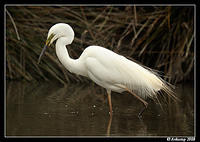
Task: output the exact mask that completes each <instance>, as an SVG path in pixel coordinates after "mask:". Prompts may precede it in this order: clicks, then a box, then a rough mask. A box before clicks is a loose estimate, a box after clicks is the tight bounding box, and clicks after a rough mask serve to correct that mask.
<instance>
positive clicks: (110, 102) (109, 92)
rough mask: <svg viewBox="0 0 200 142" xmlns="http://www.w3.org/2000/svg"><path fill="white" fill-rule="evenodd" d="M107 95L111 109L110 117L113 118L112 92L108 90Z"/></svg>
mask: <svg viewBox="0 0 200 142" xmlns="http://www.w3.org/2000/svg"><path fill="white" fill-rule="evenodd" d="M107 94H108V103H109V108H110V117H112V101H111V90H107Z"/></svg>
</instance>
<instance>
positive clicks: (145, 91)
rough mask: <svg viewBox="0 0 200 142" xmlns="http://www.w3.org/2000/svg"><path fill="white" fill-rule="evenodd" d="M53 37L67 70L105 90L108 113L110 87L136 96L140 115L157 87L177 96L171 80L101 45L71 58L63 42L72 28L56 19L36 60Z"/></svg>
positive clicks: (67, 41)
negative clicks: (140, 107) (168, 81)
mask: <svg viewBox="0 0 200 142" xmlns="http://www.w3.org/2000/svg"><path fill="white" fill-rule="evenodd" d="M55 40H57V42H56V54H57V56H58V59H59V60H60V62H61V63H62V64H63V65H64V67H65V68H66V69H67V70H69V71H70V72H72V73H75V74H78V75H82V76H85V77H88V78H90V79H91V80H92V81H94V82H95V83H96V84H98V85H100V86H102V87H103V88H105V89H106V90H107V94H108V102H109V108H110V116H111V117H112V103H111V91H114V92H118V93H122V92H124V91H128V92H129V93H131V94H132V95H134V96H135V97H136V98H137V99H139V100H140V101H141V102H142V103H143V104H144V106H145V107H144V109H143V110H142V111H141V112H140V113H139V115H138V116H139V117H141V115H142V113H143V111H144V110H145V109H146V108H147V105H148V103H147V102H146V101H145V100H144V99H146V98H147V97H150V98H155V97H156V98H157V92H158V91H160V90H163V91H164V92H166V94H168V95H169V96H171V97H172V98H175V99H176V96H175V95H174V94H173V91H172V90H171V86H170V84H169V83H167V82H166V81H164V80H163V79H161V77H160V76H159V75H158V74H157V73H156V72H154V71H152V70H151V69H149V68H147V67H144V66H142V65H139V64H137V63H135V62H133V61H131V60H129V59H127V58H126V57H124V56H121V55H118V54H116V53H115V52H113V51H111V50H108V49H106V48H104V47H100V46H89V47H87V48H86V49H85V50H84V51H83V53H82V54H81V56H80V57H79V58H78V59H72V58H70V56H69V54H68V51H67V48H66V45H69V44H71V43H72V41H73V40H74V31H73V29H72V27H71V26H70V25H68V24H65V23H58V24H55V25H53V26H52V27H51V28H50V30H49V32H48V36H47V40H46V44H45V47H44V48H43V50H42V52H41V54H40V57H39V59H38V63H39V62H40V59H41V57H42V55H43V53H44V51H45V50H46V48H47V47H49V46H50V45H51V44H52V43H53V42H54V41H55Z"/></svg>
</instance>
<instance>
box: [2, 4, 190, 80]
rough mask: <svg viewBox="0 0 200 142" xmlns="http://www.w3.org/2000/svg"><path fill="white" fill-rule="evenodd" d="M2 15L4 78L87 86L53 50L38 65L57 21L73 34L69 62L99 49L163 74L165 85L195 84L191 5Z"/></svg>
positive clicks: (39, 9)
mask: <svg viewBox="0 0 200 142" xmlns="http://www.w3.org/2000/svg"><path fill="white" fill-rule="evenodd" d="M5 12H6V25H5V27H6V78H7V79H11V80H16V79H25V80H28V81H31V80H43V79H44V80H50V79H56V80H57V81H59V82H61V83H63V84H66V83H69V82H89V80H88V79H87V78H85V77H82V76H77V75H74V74H71V73H69V72H68V71H67V70H66V69H65V68H64V67H63V66H62V65H61V63H60V62H59V61H58V59H57V57H56V55H55V49H54V45H53V46H52V48H49V49H48V50H47V52H46V54H45V55H44V56H43V58H42V61H41V63H40V64H39V65H38V64H37V60H38V57H39V54H40V52H41V50H42V47H43V46H44V43H45V41H46V37H47V33H48V30H49V28H50V27H51V26H52V25H53V24H56V23H59V22H62V23H68V24H70V25H71V26H72V28H73V29H74V31H75V40H74V41H73V43H72V44H71V45H69V46H68V50H69V54H70V56H71V57H72V58H78V57H79V56H80V54H81V53H82V51H83V50H84V49H85V48H86V47H87V46H89V45H99V46H103V47H105V48H108V49H110V50H113V51H114V52H116V53H118V54H121V55H124V56H126V57H127V58H129V59H131V60H137V61H139V62H140V63H142V64H143V65H145V66H148V67H150V68H152V69H156V70H159V71H162V72H163V75H166V77H165V79H166V80H168V81H169V82H173V83H177V82H182V81H186V80H191V81H192V80H193V79H194V7H192V6H191V7H187V6H6V11H5Z"/></svg>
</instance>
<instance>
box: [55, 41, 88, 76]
mask: <svg viewBox="0 0 200 142" xmlns="http://www.w3.org/2000/svg"><path fill="white" fill-rule="evenodd" d="M66 41H67V38H65V37H61V38H59V39H58V40H57V42H56V54H57V56H58V59H59V60H60V62H61V63H62V64H63V65H64V66H65V68H67V70H69V71H70V72H72V73H76V74H79V75H83V76H86V72H85V70H84V65H83V63H82V61H80V60H79V59H75V60H74V59H72V58H70V56H69V54H68V51H67V48H66V44H67V43H66Z"/></svg>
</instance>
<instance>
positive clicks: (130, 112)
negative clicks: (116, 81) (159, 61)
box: [6, 82, 194, 137]
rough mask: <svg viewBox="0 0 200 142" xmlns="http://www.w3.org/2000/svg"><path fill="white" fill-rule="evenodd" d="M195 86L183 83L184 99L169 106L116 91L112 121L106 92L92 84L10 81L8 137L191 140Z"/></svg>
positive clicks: (179, 88)
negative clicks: (176, 138) (135, 137)
mask: <svg viewBox="0 0 200 142" xmlns="http://www.w3.org/2000/svg"><path fill="white" fill-rule="evenodd" d="M193 90H194V89H193V85H191V84H189V85H179V86H178V87H177V89H176V93H177V96H179V98H180V99H181V100H182V101H181V102H180V103H174V102H173V101H171V100H166V101H168V102H169V104H168V105H164V103H162V104H163V111H162V109H161V108H160V106H159V104H155V103H154V102H153V101H151V100H147V101H148V103H149V105H148V109H147V110H146V111H145V112H144V113H143V118H142V119H139V118H138V117H137V115H138V113H139V112H140V110H141V109H142V108H143V105H142V104H141V102H139V101H138V100H136V98H135V97H134V96H132V95H130V94H128V93H123V94H118V93H112V105H113V117H112V118H110V117H109V113H108V111H109V107H108V102H107V96H106V91H105V90H104V89H103V88H101V87H99V86H97V85H94V84H92V83H91V84H87V85H84V84H69V85H68V86H66V87H63V86H61V85H58V84H56V83H49V82H48V83H37V82H34V83H23V82H7V84H6V92H7V93H6V136H108V135H110V136H141V137H142V136H193V135H194V91H193Z"/></svg>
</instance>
